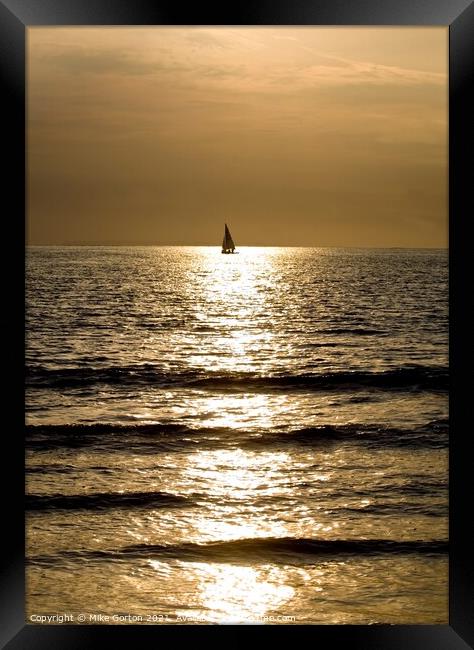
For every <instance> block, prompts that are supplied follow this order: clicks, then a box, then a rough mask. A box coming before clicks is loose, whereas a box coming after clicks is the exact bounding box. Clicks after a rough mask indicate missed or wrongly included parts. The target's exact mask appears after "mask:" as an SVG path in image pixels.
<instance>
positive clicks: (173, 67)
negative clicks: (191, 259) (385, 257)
mask: <svg viewBox="0 0 474 650" xmlns="http://www.w3.org/2000/svg"><path fill="white" fill-rule="evenodd" d="M27 42H28V69H27V71H28V86H27V166H28V190H27V237H28V243H29V244H31V245H81V244H85V245H104V244H105V245H216V246H218V245H220V243H221V241H222V235H223V229H224V222H227V223H228V224H229V227H230V229H231V232H232V235H233V238H234V240H235V243H236V245H237V248H238V246H239V244H240V245H242V246H244V245H249V246H251V245H270V246H364V247H365V246H368V247H372V246H377V247H446V246H447V245H448V206H447V200H448V195H447V183H448V178H447V175H448V149H447V143H448V133H447V118H448V110H447V107H448V103H447V102H448V70H447V66H448V49H447V48H448V30H447V28H445V27H433V28H431V27H430V28H426V27H422V28H414V27H408V28H407V27H404V28H384V27H381V28H377V27H369V28H354V27H346V28H340V27H338V28H336V27H333V28H332V27H272V28H260V27H258V28H257V27H217V28H216V27H180V28H174V27H142V28H140V27H139V28H129V27H125V28H114V27H108V28H107V27H105V28H104V27H97V28H89V27H87V28H85V27H79V28H77V27H75V28H64V27H53V28H45V27H30V28H28V37H27Z"/></svg>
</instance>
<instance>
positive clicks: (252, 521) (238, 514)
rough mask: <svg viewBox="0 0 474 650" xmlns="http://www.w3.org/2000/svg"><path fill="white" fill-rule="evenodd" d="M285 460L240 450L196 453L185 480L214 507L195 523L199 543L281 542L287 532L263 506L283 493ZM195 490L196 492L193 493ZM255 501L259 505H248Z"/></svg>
mask: <svg viewBox="0 0 474 650" xmlns="http://www.w3.org/2000/svg"><path fill="white" fill-rule="evenodd" d="M288 462H289V457H288V454H286V453H284V452H279V453H268V452H267V453H261V454H252V453H251V452H247V451H244V450H241V449H232V450H230V449H229V450H226V449H220V450H215V451H199V452H196V453H195V454H193V455H192V456H190V458H189V461H188V463H187V465H186V467H185V468H184V474H185V476H184V477H183V478H184V480H185V481H186V482H188V483H189V484H190V485H193V486H196V485H198V484H199V485H203V486H206V490H207V491H208V492H209V493H210V494H211V495H212V498H213V501H214V504H215V505H214V506H213V507H212V508H208V509H207V510H204V511H203V512H202V513H201V514H199V515H197V516H196V517H195V520H194V522H193V527H194V530H195V532H196V534H197V536H198V537H199V538H200V539H202V540H212V541H222V540H226V541H229V540H234V539H250V538H255V537H285V536H287V535H288V534H289V530H288V527H287V524H286V522H285V521H283V520H282V518H281V517H275V516H274V513H273V510H272V509H270V511H268V514H266V513H265V510H262V508H261V505H262V503H263V501H265V500H267V501H268V500H271V499H272V497H274V496H275V495H277V494H279V493H280V492H281V489H282V486H281V477H282V475H283V474H282V471H283V468H284V467H285V466H286V465H287V464H288ZM193 489H195V488H193ZM250 495H253V502H254V501H255V495H258V497H259V500H261V503H260V504H254V505H252V499H250Z"/></svg>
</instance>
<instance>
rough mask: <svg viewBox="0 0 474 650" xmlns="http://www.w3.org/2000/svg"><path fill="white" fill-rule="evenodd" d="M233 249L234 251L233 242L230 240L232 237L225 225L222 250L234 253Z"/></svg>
mask: <svg viewBox="0 0 474 650" xmlns="http://www.w3.org/2000/svg"><path fill="white" fill-rule="evenodd" d="M234 249H235V244H234V240H233V239H232V235H231V234H230V230H229V229H228V227H227V224H225V229H224V239H223V241H222V250H223V251H234Z"/></svg>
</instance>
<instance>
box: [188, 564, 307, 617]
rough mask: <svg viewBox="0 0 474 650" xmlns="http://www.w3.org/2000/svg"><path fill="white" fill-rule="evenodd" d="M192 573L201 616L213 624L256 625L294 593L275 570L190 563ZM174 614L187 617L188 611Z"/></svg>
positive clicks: (279, 572)
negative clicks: (197, 583) (196, 583)
mask: <svg viewBox="0 0 474 650" xmlns="http://www.w3.org/2000/svg"><path fill="white" fill-rule="evenodd" d="M189 568H191V567H189ZM192 571H193V572H194V573H195V576H196V578H197V579H198V580H199V591H200V600H201V605H202V609H203V610H204V611H203V616H204V618H205V619H207V620H209V621H212V622H216V623H223V624H226V623H248V622H257V623H258V622H260V621H259V619H261V618H262V617H264V616H265V615H266V614H268V613H270V612H274V611H275V610H276V609H277V608H278V607H279V606H281V605H283V604H284V603H285V602H287V601H288V600H289V599H290V598H292V596H293V595H294V593H295V590H294V588H293V587H291V586H289V585H286V584H282V575H281V571H278V570H275V569H273V570H268V568H267V570H266V571H265V568H264V567H262V568H257V567H249V566H239V565H233V564H205V563H193V564H192ZM273 574H274V575H273ZM176 613H177V615H178V616H180V615H183V616H189V611H187V610H184V611H179V610H178V611H177V612H176Z"/></svg>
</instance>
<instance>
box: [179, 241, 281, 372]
mask: <svg viewBox="0 0 474 650" xmlns="http://www.w3.org/2000/svg"><path fill="white" fill-rule="evenodd" d="M283 250H284V249H283ZM199 252H200V255H201V264H202V267H201V268H202V269H203V270H202V273H201V274H200V276H199V277H200V283H199V286H198V287H196V286H195V285H193V286H192V291H193V292H194V294H193V300H195V299H196V293H195V292H196V291H197V292H198V294H200V298H201V299H200V300H198V301H197V306H196V313H195V318H196V320H197V322H198V323H203V324H205V326H206V327H209V328H210V330H211V332H210V335H209V339H208V342H207V344H204V345H203V346H202V347H201V349H200V350H199V351H198V352H196V351H191V352H190V354H189V356H188V364H189V365H190V366H192V367H193V368H195V367H205V368H206V369H210V370H212V371H214V372H218V371H229V370H230V371H240V372H252V371H256V370H258V369H259V361H261V357H262V353H263V352H265V351H268V350H269V349H270V348H272V346H275V345H276V343H275V341H274V335H273V333H271V332H270V331H269V330H268V329H262V328H261V327H260V321H261V320H262V319H265V318H266V316H267V313H268V310H269V306H268V301H269V300H270V299H271V294H272V292H273V290H274V286H273V284H272V277H273V276H274V272H275V259H276V258H278V257H279V256H280V255H282V251H281V250H278V249H272V248H257V247H255V248H253V247H249V248H245V247H244V248H242V249H241V250H240V251H239V255H238V256H235V257H234V256H224V257H225V259H224V260H221V259H220V258H221V256H219V257H216V254H215V250H213V249H210V250H209V249H207V248H201V249H199ZM190 290H191V287H190ZM201 338H202V333H201ZM276 353H277V350H275V354H276Z"/></svg>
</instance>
